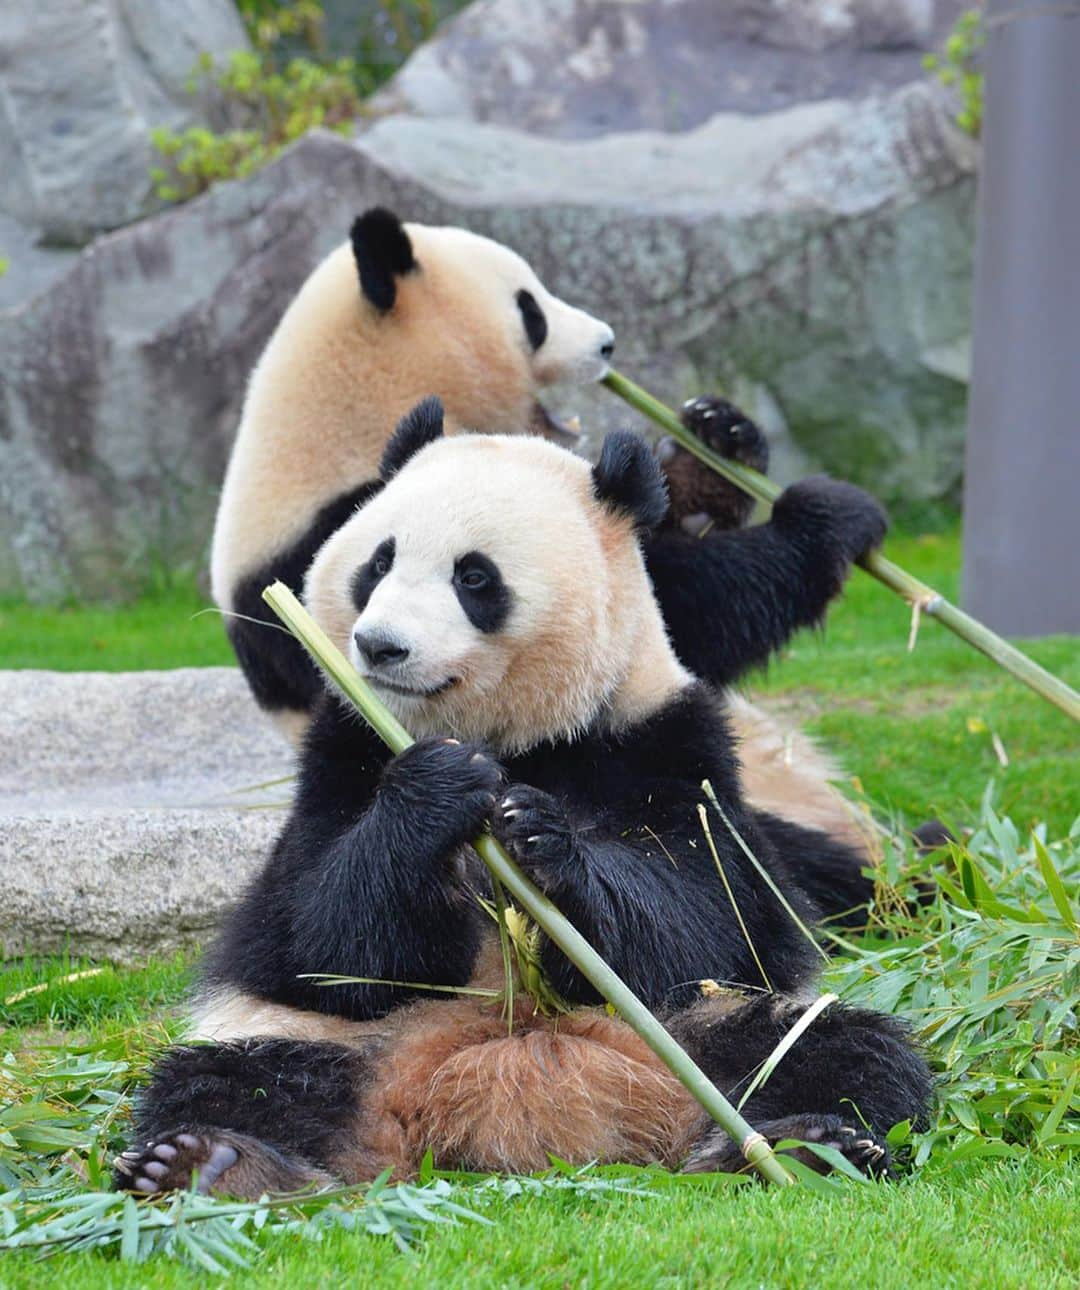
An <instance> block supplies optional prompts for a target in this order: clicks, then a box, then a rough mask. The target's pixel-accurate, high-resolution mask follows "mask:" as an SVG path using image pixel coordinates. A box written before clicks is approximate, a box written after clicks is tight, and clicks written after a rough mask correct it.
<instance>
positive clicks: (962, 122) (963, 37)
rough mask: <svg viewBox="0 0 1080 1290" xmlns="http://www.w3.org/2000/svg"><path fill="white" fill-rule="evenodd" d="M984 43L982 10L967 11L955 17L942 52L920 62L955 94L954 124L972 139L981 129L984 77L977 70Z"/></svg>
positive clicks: (930, 55) (984, 31) (929, 55)
mask: <svg viewBox="0 0 1080 1290" xmlns="http://www.w3.org/2000/svg"><path fill="white" fill-rule="evenodd" d="M985 44H986V28H985V27H984V26H983V15H982V10H981V9H968V10H967V11H966V12H965V13H962V14H961V15H960V17H959V18H957V20H956V25H955V26H954V27H953V29H952V31H951V32H950V33H949V35H948V36H947V38H946V40H945V46H944V48H943V49H942V51H941V52H940V53H939V54H927V56H926V57H925V58H924V59H923V67H925V68H926V70H927V71H928V72H933V74H934V75H935V76H936V77H937V79H938V80H939V81H940V82H941V83H942V85H947V86H949V87H950V88H951V89H954V90H955V91H956V93H957V94H958V96H959V99H960V107H959V110H958V112H957V114H956V123H957V125H959V126H960V128H961V129H962V130H966V131H967V133H968V134H970V135H974V136H975V138H978V136H979V132H980V131H981V129H982V116H983V74H982V72H981V70H980V69H979V54H980V52H981V50H982V47H983V45H985Z"/></svg>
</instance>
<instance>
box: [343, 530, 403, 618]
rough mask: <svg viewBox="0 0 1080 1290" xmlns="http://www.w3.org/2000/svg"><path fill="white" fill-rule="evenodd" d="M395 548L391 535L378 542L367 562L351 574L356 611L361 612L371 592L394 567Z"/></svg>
mask: <svg viewBox="0 0 1080 1290" xmlns="http://www.w3.org/2000/svg"><path fill="white" fill-rule="evenodd" d="M396 549H397V544H396V543H395V541H394V539H393V538H392V537H391V538H387V539H386V540H385V541H384V542H380V543H379V545H378V546H377V547H376V548H375V550H374V551H373V552H372V555H371V559H370V560H368V562H367V564H362V565H361V566H360V568H359V569H357V571H356V573H355V574H354V575H353V580H352V599H353V604H354V605H355V606H356V608H357V611H358V612H360V613H362V612H363V610H364V607H365V606H366V605H367V602H368V601H369V600H370V599H371V593H372V592H373V591H374V590H375V588H376V586H377V585H378V584H379V583H380V582H381V581H382V580H383V578H385V577H386V575H387V574H388V573H389V572H390V570H391V569H392V568H393V567H394V554H395V551H396Z"/></svg>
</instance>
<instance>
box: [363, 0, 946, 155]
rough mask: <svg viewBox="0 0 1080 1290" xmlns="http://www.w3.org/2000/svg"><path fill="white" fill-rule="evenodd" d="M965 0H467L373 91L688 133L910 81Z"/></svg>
mask: <svg viewBox="0 0 1080 1290" xmlns="http://www.w3.org/2000/svg"><path fill="white" fill-rule="evenodd" d="M969 7H970V0H936V2H935V0H740V2H739V3H738V4H728V3H718V0H544V3H543V4H537V3H536V0H474V2H473V3H472V4H471V5H469V7H468V8H467V9H466V10H465V11H464V13H462V14H460V15H459V16H458V17H457V18H455V19H454V20H453V21H451V22H448V23H446V24H445V25H444V26H443V27H441V28H440V30H439V31H438V33H437V34H436V36H435V38H434V39H433V40H430V41H428V42H427V43H426V44H425V45H423V46H421V48H420V49H418V50H417V51H416V52H415V53H414V54H413V55H412V57H411V58H410V59H409V61H408V62H407V63H406V64H405V66H404V67H403V68H402V70H401V71H400V72H399V73H398V74H397V75H396V76H395V77H394V79H393V81H391V82H390V84H389V85H388V86H387V87H386V88H384V89H383V90H382V91H381V92H380V93H379V94H378V95H377V96H376V98H375V106H376V107H377V108H379V109H381V110H383V111H388V112H410V113H414V114H416V115H418V116H427V117H432V118H437V119H441V120H447V119H452V120H470V121H482V122H486V123H488V124H492V125H506V126H511V127H513V128H515V129H519V130H526V131H528V132H529V133H533V134H544V135H550V136H553V137H557V138H587V137H592V136H595V135H599V134H607V133H611V132H615V131H625V130H687V129H690V128H692V127H694V126H697V125H701V124H703V123H704V122H705V121H707V120H708V119H709V117H711V116H713V115H714V114H715V113H717V112H745V113H750V114H753V115H758V114H761V113H764V112H773V111H777V110H779V109H782V108H788V107H792V106H794V105H795V104H798V103H806V102H816V101H819V100H822V99H833V98H844V99H858V98H864V97H866V96H867V95H870V94H882V93H887V92H888V91H889V90H893V89H896V88H898V87H899V86H901V85H905V84H907V83H909V82H910V81H912V80H915V79H917V78H918V77H919V75H920V74H921V57H922V55H923V54H924V53H925V52H926V51H927V50H929V49H932V48H935V47H936V46H937V45H938V44H939V43H940V42H941V40H942V39H943V38H944V35H945V33H946V32H947V31H948V30H949V28H950V27H951V26H952V24H953V22H954V21H955V19H956V16H957V14H959V13H960V12H961V11H962V10H963V9H965V8H969Z"/></svg>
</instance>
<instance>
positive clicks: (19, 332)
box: [0, 84, 975, 598]
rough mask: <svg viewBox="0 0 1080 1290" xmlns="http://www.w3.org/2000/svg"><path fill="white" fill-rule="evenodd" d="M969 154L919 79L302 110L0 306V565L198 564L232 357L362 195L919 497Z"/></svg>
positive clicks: (952, 302)
mask: <svg viewBox="0 0 1080 1290" xmlns="http://www.w3.org/2000/svg"><path fill="white" fill-rule="evenodd" d="M974 165H975V154H974V150H973V148H972V146H971V144H970V142H969V141H968V140H966V139H965V138H964V137H963V136H961V135H959V134H958V132H956V131H955V130H954V129H953V128H952V127H951V125H950V116H949V108H948V106H947V105H946V104H945V103H944V102H943V100H942V97H941V95H940V94H939V93H937V92H936V91H935V90H934V89H933V88H931V87H930V86H928V85H925V84H916V85H912V86H908V87H904V88H902V89H900V90H897V91H894V92H893V93H892V94H890V95H887V96H886V97H884V98H882V99H876V98H871V99H863V100H861V101H858V102H851V101H848V100H835V99H829V100H823V101H821V102H818V103H813V104H806V105H801V106H798V107H794V108H790V109H787V110H785V111H782V112H775V113H768V114H765V115H762V116H756V117H750V116H744V115H741V114H720V115H718V116H715V117H713V118H712V119H711V120H710V121H709V122H708V123H707V124H705V125H703V126H701V127H699V128H698V129H696V130H692V131H687V132H683V133H680V134H661V133H655V132H652V133H650V132H641V133H637V134H622V135H609V136H605V137H601V138H597V139H587V140H576V141H574V140H554V139H545V138H540V137H537V136H534V135H525V134H521V133H519V132H516V131H513V130H510V129H507V128H505V127H497V126H481V125H476V124H473V123H470V122H461V121H430V120H424V119H413V118H408V117H404V116H398V117H391V118H387V119H384V120H381V121H379V122H377V123H376V124H375V125H374V126H373V127H372V128H370V129H369V130H367V131H366V132H365V133H363V134H361V135H360V136H359V137H358V138H356V139H346V138H342V137H341V136H338V135H331V134H320V133H314V134H312V135H309V136H308V137H307V138H305V139H303V140H301V141H300V142H299V143H298V144H296V145H295V146H294V147H293V148H292V149H291V150H290V151H289V152H288V153H287V154H286V155H285V156H283V157H282V158H281V159H279V160H278V161H277V162H276V163H275V164H274V165H272V166H270V167H268V168H267V169H266V170H264V171H262V172H260V173H259V174H257V175H255V176H253V177H251V178H250V179H247V180H244V181H238V182H232V183H224V184H220V185H218V186H216V187H215V188H214V189H213V190H212V191H211V192H209V193H207V194H206V195H204V196H203V197H202V198H200V199H198V200H196V201H194V202H191V203H189V204H188V205H186V206H183V207H179V208H177V209H175V210H171V211H168V212H165V213H163V214H161V215H158V216H156V217H154V218H152V219H148V220H144V221H142V222H140V223H139V224H136V225H134V226H132V227H131V228H128V229H124V230H120V231H118V232H115V233H112V234H109V235H107V236H104V237H102V238H99V239H98V240H97V241H96V242H95V243H94V244H93V245H92V246H90V247H89V248H87V250H85V251H84V252H82V253H81V254H80V255H79V256H78V258H77V260H76V261H75V262H74V263H73V264H72V265H71V267H70V268H68V269H67V271H66V272H65V273H63V274H62V275H61V276H60V277H59V279H58V280H57V281H56V282H55V283H54V284H53V285H52V286H50V287H49V288H48V289H46V290H45V291H44V292H43V293H41V294H40V295H38V296H36V297H35V298H33V299H31V300H29V301H27V302H25V303H23V304H22V305H19V306H16V307H15V308H13V309H10V310H8V311H5V312H2V313H0V353H2V354H3V355H4V360H3V364H2V369H0V457H2V463H3V469H2V470H0V592H16V593H25V594H28V595H32V596H36V597H39V598H48V597H56V596H60V595H64V594H68V593H71V592H74V593H76V594H79V595H83V596H97V595H115V594H118V593H122V592H124V591H125V590H126V589H127V586H126V580H130V579H131V577H132V576H133V575H134V574H137V573H138V572H139V570H140V568H141V567H144V566H145V563H146V561H148V560H153V559H157V560H164V561H166V562H168V563H173V564H175V563H177V562H181V561H187V562H190V563H193V564H195V565H197V566H200V567H201V566H202V564H203V563H204V561H205V554H206V548H207V544H208V541H209V534H210V527H211V519H212V513H213V509H214V505H215V500H216V490H217V487H218V484H219V481H220V478H221V475H222V471H223V468H224V463H225V460H226V457H227V453H228V450H229V445H230V442H231V437H232V434H233V432H234V428H235V426H236V423H237V419H238V414H239V408H240V403H241V399H242V394H243V389H244V384H245V379H246V376H247V373H248V371H249V370H250V368H251V365H252V363H253V362H254V360H255V358H256V356H257V354H258V352H259V349H260V347H261V346H262V344H263V343H264V342H265V340H266V338H267V336H268V335H269V333H270V331H271V329H272V328H273V326H274V324H275V322H276V321H277V319H278V317H279V316H280V314H281V312H282V310H283V309H284V308H285V306H286V304H287V303H288V301H289V299H290V297H291V295H292V294H293V292H294V291H295V290H296V288H297V287H298V286H299V285H300V283H301V282H302V281H303V279H304V277H305V276H306V274H307V273H308V272H309V271H310V269H311V268H312V266H313V265H314V264H315V263H316V262H317V260H318V259H319V257H320V256H321V255H323V254H324V253H325V252H326V251H327V250H328V249H329V248H330V247H332V246H333V245H335V244H336V243H338V242H339V241H340V240H342V238H343V237H344V236H345V234H346V232H347V229H348V227H349V224H350V222H351V220H352V218H353V216H354V215H355V213H356V212H357V211H359V210H362V209H363V208H364V207H366V206H368V205H370V204H372V203H374V202H382V203H387V204H389V205H392V206H394V207H396V208H397V209H398V210H399V211H400V212H401V213H402V214H403V215H404V216H406V217H407V218H410V219H414V220H420V221H427V222H449V223H462V224H466V225H468V226H470V227H472V228H474V229H476V230H477V231H479V232H483V233H487V234H489V235H491V236H494V237H496V238H499V239H501V240H503V241H505V242H507V243H509V244H510V245H512V246H514V247H516V248H517V249H518V250H519V251H520V252H521V253H522V254H523V255H525V256H526V257H527V258H528V259H530V260H531V261H532V262H533V263H534V265H535V266H536V268H537V269H538V271H539V272H540V274H541V276H542V277H543V278H544V279H545V281H546V282H547V284H548V286H549V287H550V288H551V289H552V290H554V291H556V292H557V293H559V294H562V295H564V296H566V297H567V298H568V299H570V300H572V301H574V302H576V303H578V304H581V305H583V306H584V307H586V308H588V309H590V310H591V311H592V312H594V313H596V314H598V315H599V316H602V317H605V318H607V319H608V320H609V321H611V322H612V324H613V325H614V326H615V328H616V331H617V333H618V338H619V339H618V351H617V362H618V365H619V366H620V368H621V369H623V370H624V371H626V372H627V373H628V374H629V375H632V376H635V377H636V378H638V379H640V380H642V381H643V382H645V383H647V384H649V385H651V386H652V387H653V388H655V389H656V391H657V392H658V393H660V394H661V395H664V396H666V397H668V398H669V399H671V400H677V399H679V398H681V397H683V396H685V395H688V394H690V393H692V392H694V391H698V390H702V389H709V388H713V387H715V386H717V385H718V384H724V385H725V386H726V387H727V388H728V389H729V391H730V392H732V393H733V394H734V395H735V396H736V397H738V398H740V399H742V400H744V401H745V402H747V403H748V404H749V405H750V407H751V409H752V410H754V411H756V412H757V413H758V414H759V415H761V416H762V417H763V419H764V420H765V422H766V424H767V427H768V428H769V429H770V430H771V431H772V432H773V433H774V435H776V436H777V437H778V440H779V442H780V444H781V446H783V445H784V444H785V443H788V442H789V441H788V438H787V431H788V429H789V428H790V429H791V430H792V431H793V432H794V436H795V440H796V442H797V445H798V448H799V449H800V453H801V455H800V457H799V460H798V462H797V464H798V465H799V466H800V467H801V466H802V465H803V464H805V460H806V459H807V458H808V459H809V460H810V461H812V462H813V463H815V464H822V465H824V466H825V467H827V468H829V469H831V470H833V471H835V472H836V473H839V474H842V475H846V476H849V477H851V478H854V479H856V480H859V481H861V482H865V483H868V484H869V485H870V486H872V487H874V488H876V489H877V490H878V491H879V492H880V493H882V494H883V495H884V496H885V497H886V498H889V497H895V496H898V495H901V496H905V497H911V496H915V497H920V496H939V495H941V494H943V493H945V492H947V491H948V490H949V489H951V488H953V487H954V486H955V484H956V481H957V478H958V474H959V468H960V459H961V436H962V428H963V403H964V393H965V390H964V386H963V384H962V382H960V381H958V380H956V379H955V375H946V374H943V372H944V371H945V370H948V369H947V364H946V365H944V366H943V362H942V358H941V355H942V354H943V353H946V352H948V351H949V350H950V347H955V346H956V345H957V344H958V343H959V344H962V342H963V340H964V337H965V336H966V334H967V328H968V321H967V300H968V281H969V276H970V251H971V247H970V242H971V232H970V218H971V203H972V194H973V177H974ZM565 410H567V411H579V412H581V413H582V414H583V416H584V419H585V422H586V425H587V426H589V428H590V430H591V431H592V433H593V435H594V436H595V435H596V434H597V433H599V432H600V431H601V430H603V429H605V428H607V427H608V426H610V425H612V424H614V423H619V422H625V421H627V420H628V419H631V418H628V415H627V412H626V410H625V409H624V408H623V406H622V405H621V404H618V403H616V402H615V401H614V400H613V398H612V396H610V395H608V394H606V392H603V391H597V392H595V393H588V394H585V395H579V396H575V398H574V400H573V402H572V403H571V405H569V406H567V407H566V409H565ZM780 455H781V458H782V457H783V453H781V454H780ZM781 464H782V463H781Z"/></svg>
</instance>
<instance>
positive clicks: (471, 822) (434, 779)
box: [379, 738, 505, 856]
mask: <svg viewBox="0 0 1080 1290" xmlns="http://www.w3.org/2000/svg"><path fill="white" fill-rule="evenodd" d="M504 778H505V776H504V773H503V769H502V767H501V766H500V765H499V763H498V762H497V761H496V760H495V759H494V758H493V757H492V756H491V755H490V754H489V753H488V752H487V751H486V750H485V749H484V748H482V747H481V746H480V745H479V744H473V743H459V742H458V741H457V740H456V739H444V738H432V739H421V740H419V741H418V742H417V743H414V744H413V745H412V746H411V747H409V748H406V750H405V751H404V752H403V753H399V754H398V756H396V757H395V758H394V759H393V761H391V762H390V763H389V764H388V765H387V767H386V769H385V770H384V771H383V775H382V781H381V784H380V786H379V797H380V799H381V802H382V804H383V805H384V806H385V805H386V803H387V801H388V800H389V801H391V802H392V803H393V805H394V807H395V808H396V809H397V810H400V811H401V812H402V813H403V814H404V815H405V816H406V817H407V820H408V823H409V827H410V829H412V830H415V831H417V832H420V833H422V834H423V836H424V838H425V839H426V841H427V842H428V843H429V844H430V847H431V850H432V852H433V853H434V854H436V855H438V856H443V855H445V854H446V853H447V852H450V851H452V850H454V849H455V848H457V847H461V846H464V845H466V844H468V843H469V842H471V841H472V840H473V838H475V837H476V836H477V834H479V833H481V832H483V829H484V825H485V824H486V822H487V820H488V819H489V818H490V816H491V814H492V812H493V810H494V808H495V804H496V802H497V800H498V795H499V790H500V788H501V786H502V783H503V780H504Z"/></svg>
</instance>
